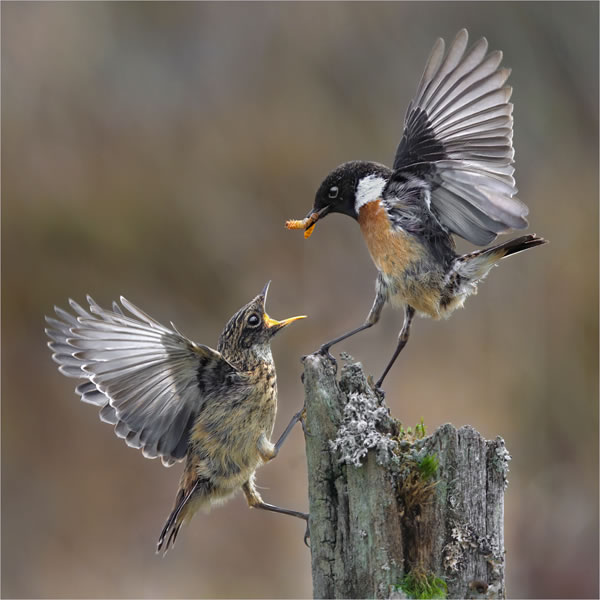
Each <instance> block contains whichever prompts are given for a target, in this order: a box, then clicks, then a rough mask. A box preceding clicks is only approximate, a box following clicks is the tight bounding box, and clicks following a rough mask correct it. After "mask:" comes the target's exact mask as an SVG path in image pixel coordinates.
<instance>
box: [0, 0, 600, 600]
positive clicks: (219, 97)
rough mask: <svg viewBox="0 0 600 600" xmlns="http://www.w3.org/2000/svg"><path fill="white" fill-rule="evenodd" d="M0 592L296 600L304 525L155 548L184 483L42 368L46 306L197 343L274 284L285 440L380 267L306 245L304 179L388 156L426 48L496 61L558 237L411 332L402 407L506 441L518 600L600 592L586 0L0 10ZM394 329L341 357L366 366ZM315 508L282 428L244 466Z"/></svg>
mask: <svg viewBox="0 0 600 600" xmlns="http://www.w3.org/2000/svg"><path fill="white" fill-rule="evenodd" d="M1 11H2V15H1V16H2V217H3V219H2V256H3V261H2V308H3V310H2V328H3V334H4V335H3V338H2V358H3V360H2V367H3V368H2V391H3V396H2V417H3V418H2V558H3V561H2V595H3V596H4V597H15V598H21V597H85V598H87V597H90V598H93V597H106V598H113V597H114V598H116V597H121V598H129V597H169V598H174V597H306V596H309V595H310V593H311V581H310V558H309V552H308V551H307V549H306V548H305V547H304V546H303V544H302V534H303V529H302V524H301V523H299V522H297V521H296V520H294V519H287V518H285V517H282V516H280V515H271V514H267V513H265V514H262V513H260V512H256V511H250V510H248V508H247V507H246V505H245V503H244V501H243V499H242V498H239V497H238V498H236V499H235V500H233V501H231V502H230V503H229V504H227V505H225V506H224V507H222V508H219V509H215V510H214V511H213V512H212V513H211V514H210V515H198V516H197V517H196V518H195V519H194V521H193V522H192V524H191V526H190V527H188V528H186V530H185V531H183V532H182V534H181V535H180V537H179V540H178V545H177V547H176V548H175V550H174V551H173V552H171V553H170V554H168V555H167V557H166V559H164V560H163V559H161V558H159V557H157V556H155V554H154V544H155V541H156V537H157V534H158V532H159V531H160V528H161V527H162V525H163V520H164V519H165V517H166V516H167V514H168V512H169V510H170V508H171V502H172V500H173V496H174V494H175V491H176V485H177V480H178V477H179V470H180V468H179V467H177V466H176V467H174V468H173V469H171V470H165V469H164V468H162V467H161V465H160V464H159V463H158V462H157V461H148V460H144V459H143V458H142V456H141V455H140V454H139V453H137V452H135V451H133V450H130V449H128V448H126V446H125V445H124V444H123V442H122V441H120V440H118V439H117V438H116V437H115V436H114V435H113V433H112V431H111V429H110V428H109V426H107V425H104V424H102V423H100V422H99V421H98V417H97V414H96V411H95V409H94V408H93V407H90V406H85V405H83V404H80V403H79V402H78V401H77V398H76V396H75V394H74V392H73V387H74V383H75V382H74V381H73V380H67V379H65V378H64V377H62V376H61V375H59V374H58V373H57V371H56V368H55V365H54V364H53V363H52V361H51V360H50V355H49V352H48V350H47V348H46V346H45V344H46V339H45V336H44V332H43V329H44V322H43V315H44V314H49V313H51V311H52V306H53V305H54V304H55V303H56V304H59V305H61V306H65V304H66V301H67V298H68V297H73V298H75V299H77V300H79V301H83V300H84V295H85V293H87V292H89V293H91V294H92V295H93V296H94V298H95V299H96V300H97V301H98V302H100V303H101V304H108V303H109V302H110V301H111V300H112V299H114V298H117V297H118V296H119V295H120V294H123V295H125V296H127V297H128V298H129V299H131V300H132V301H133V302H135V303H137V304H138V305H139V306H141V307H142V308H143V309H144V310H146V311H147V312H149V313H150V314H152V315H153V316H155V317H156V318H158V319H159V320H161V321H163V322H168V321H169V320H173V321H174V322H175V323H176V325H177V326H178V327H179V328H180V329H182V330H183V331H184V332H186V334H187V335H189V336H190V337H191V338H192V339H194V340H196V341H198V342H202V343H207V344H212V345H214V344H216V340H217V336H218V334H219V332H220V330H221V328H222V326H223V325H224V323H225V322H226V320H227V319H228V318H229V316H230V315H231V314H232V313H233V312H234V311H235V310H236V309H237V308H238V307H239V306H241V305H242V304H244V303H245V302H246V301H247V300H248V299H250V298H251V297H252V296H253V295H254V294H256V293H257V292H258V291H259V290H260V289H261V288H262V286H263V285H264V283H265V282H266V281H267V280H268V279H272V280H273V284H272V286H271V292H270V298H269V311H270V313H271V314H272V315H273V316H274V317H276V318H277V317H280V318H281V317H287V316H290V315H292V314H298V313H305V314H308V315H310V319H307V320H306V321H303V322H301V323H299V324H297V325H294V326H293V328H290V329H289V330H288V331H286V332H285V333H284V334H282V335H281V336H280V337H279V338H278V339H277V341H276V342H275V344H274V355H275V359H276V362H277V366H278V373H279V390H280V413H279V420H278V424H277V425H276V434H278V433H279V432H280V431H281V428H282V427H283V425H284V424H285V423H286V422H287V420H288V418H289V417H290V416H291V414H292V413H293V412H294V411H296V410H297V409H298V407H299V406H300V405H301V402H302V386H301V384H300V381H299V376H300V373H301V364H300V360H299V358H300V356H301V355H303V354H306V353H308V352H309V351H312V350H314V349H316V348H317V346H318V345H319V344H320V343H321V342H323V341H324V340H325V339H329V338H331V337H333V336H334V335H336V334H339V333H341V332H343V331H346V330H347V329H349V328H351V327H353V326H356V325H358V324H359V323H360V322H361V320H362V319H363V318H364V317H365V315H366V313H367V311H368V309H369V307H370V304H371V300H372V296H373V282H374V279H375V271H374V268H373V266H372V265H371V263H370V259H369V257H368V255H367V252H366V250H365V248H364V245H363V242H362V240H361V239H360V233H359V230H358V228H357V227H356V225H355V224H354V223H353V222H352V221H351V220H350V219H346V218H342V217H331V218H329V219H327V220H326V221H325V222H323V223H322V224H320V225H319V227H317V229H316V232H315V234H314V235H313V237H312V238H311V239H310V241H308V242H305V241H304V240H303V239H302V236H301V235H300V234H298V233H290V232H286V231H285V230H284V228H283V223H284V221H285V220H286V219H287V218H290V217H294V218H296V217H301V216H304V214H305V213H306V211H307V210H308V209H309V208H310V206H311V205H312V199H313V196H314V192H315V190H316V187H317V185H318V184H319V182H320V181H321V178H322V177H323V176H324V175H325V174H326V173H327V172H328V171H329V170H330V169H331V168H332V167H334V166H336V165H337V164H339V163H341V162H343V161H346V160H350V159H355V158H363V159H371V160H378V161H381V162H387V163H389V162H390V161H391V159H392V156H393V153H394V151H395V147H396V144H397V142H398V141H399V137H400V134H401V129H402V118H403V115H404V110H405V108H406V106H407V103H408V101H409V100H410V97H411V95H412V93H413V92H414V90H415V88H416V84H417V81H418V78H419V76H420V74H421V70H422V68H423V65H424V63H425V60H426V57H427V55H428V52H429V50H430V48H431V46H432V44H433V42H434V40H435V38H436V37H437V36H440V35H442V36H444V37H446V38H451V37H453V36H454V34H455V33H456V31H457V30H458V29H459V28H461V27H464V26H465V27H467V28H468V29H469V30H470V32H471V35H472V37H473V38H476V37H479V36H481V35H486V36H487V37H488V39H489V41H490V46H491V47H492V48H500V49H502V50H504V52H505V61H504V62H505V64H506V65H507V66H511V67H513V74H512V76H511V79H510V82H511V83H512V85H513V86H514V94H513V101H514V103H515V146H516V149H517V155H516V166H517V173H516V176H517V183H518V185H519V187H520V194H519V196H520V198H522V199H523V200H524V201H525V202H526V203H527V204H528V205H529V206H530V209H531V213H530V222H531V231H535V232H537V233H539V234H542V235H544V236H545V237H547V238H548V239H549V240H550V241H551V244H550V245H548V246H545V247H543V248H540V249H536V250H534V251H532V252H528V253H527V254H525V255H520V256H519V257H518V258H515V259H511V260H510V261H506V263H504V264H503V265H502V266H501V268H499V269H497V270H494V272H493V273H492V275H491V276H490V278H489V280H488V281H486V282H485V283H484V284H483V285H482V286H481V288H480V293H479V296H478V297H476V298H472V299H470V300H469V301H468V302H467V305H466V310H464V311H460V312H459V313H456V314H455V315H454V316H453V318H452V319H451V320H450V321H448V322H443V323H434V322H431V321H426V320H417V322H416V323H415V325H414V327H413V335H412V338H411V342H410V344H409V345H408V347H407V349H406V351H405V352H404V353H403V355H402V357H401V359H400V360H399V362H398V363H397V365H396V367H395V368H394V370H393V371H392V373H391V374H390V376H389V378H388V379H387V381H386V390H387V398H388V401H389V403H390V404H391V406H392V410H393V412H394V414H395V415H396V416H397V417H398V418H400V419H401V420H403V421H404V422H405V423H407V424H414V423H415V422H416V421H418V420H419V419H420V417H421V416H422V417H424V419H425V422H426V423H427V425H428V426H429V428H430V430H432V429H434V428H435V427H437V426H438V425H439V424H441V423H444V422H447V421H451V422H453V423H455V424H456V425H462V424H464V423H470V424H472V425H473V426H475V427H476V428H477V429H479V430H480V431H481V432H482V433H483V434H484V435H486V436H488V437H493V436H495V435H502V436H503V437H504V438H505V439H506V442H507V446H508V448H509V449H510V451H511V453H512V455H513V461H512V463H511V473H510V486H509V488H508V490H507V497H506V548H507V561H508V568H507V573H508V590H509V595H510V596H511V597H545V598H549V597H564V598H566V597H597V594H598V537H597V536H598V512H597V511H598V402H597V401H598V396H597V388H598V386H597V383H598V348H597V342H598V303H597V300H598V264H597V257H598V232H597V224H598V4H597V3H592V2H589V3H585V2H582V3H561V2H552V3H545V2H538V3H519V2H513V3H478V2H470V3H464V4H463V3H435V2H428V3H423V4H420V3H382V4H379V3H372V4H366V3H328V4H319V3H306V4H287V3H286V4H277V3H265V4H263V3H250V4H240V3H225V4H220V3H127V2H125V3H120V2H119V3H36V2H27V3H12V2H2V6H1ZM401 322H402V315H401V314H400V313H399V312H397V311H392V310H389V309H388V310H386V311H385V313H384V318H383V323H382V324H381V325H379V326H378V327H376V328H374V329H372V330H369V331H368V332H365V333H363V334H361V335H360V336H356V337H355V338H353V339H352V340H350V341H348V342H347V343H345V344H344V345H343V346H341V347H340V348H338V349H337V350H338V351H339V350H342V349H343V350H347V351H348V352H350V353H351V354H353V355H354V356H355V357H357V358H359V359H361V360H362V361H363V363H364V364H365V366H366V368H367V370H368V371H369V372H372V373H373V374H374V375H379V374H380V371H381V369H382V367H383V366H384V364H385V361H386V360H387V359H388V357H389V354H390V353H391V351H392V349H393V347H394V345H395V340H396V334H397V330H398V329H399V328H400V325H401ZM258 482H259V484H260V485H261V486H262V487H263V488H264V489H263V495H264V497H265V499H266V500H268V501H273V502H277V503H280V504H281V505H284V506H289V507H294V508H299V509H306V508H307V497H306V472H305V462H304V453H303V440H302V435H301V432H300V430H298V431H296V432H294V434H293V436H292V439H291V441H290V443H289V444H288V445H287V446H286V447H285V448H284V450H283V452H282V454H281V456H280V457H279V458H278V459H277V460H276V461H274V462H273V463H272V464H270V465H268V466H266V467H264V468H263V469H261V470H260V471H259V473H258Z"/></svg>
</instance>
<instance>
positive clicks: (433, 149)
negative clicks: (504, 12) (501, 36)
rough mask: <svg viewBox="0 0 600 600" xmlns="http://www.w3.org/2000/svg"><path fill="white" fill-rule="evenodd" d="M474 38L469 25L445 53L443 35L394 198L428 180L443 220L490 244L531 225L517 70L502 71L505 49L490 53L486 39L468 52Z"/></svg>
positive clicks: (412, 115)
mask: <svg viewBox="0 0 600 600" xmlns="http://www.w3.org/2000/svg"><path fill="white" fill-rule="evenodd" d="M467 41H468V34H467V31H466V30H465V29H463V30H461V31H460V32H459V33H458V35H457V36H456V38H455V40H454V42H453V43H452V45H451V46H450V48H449V49H448V52H447V53H446V54H444V40H442V39H438V41H437V42H436V44H435V46H434V47H433V50H432V52H431V55H430V57H429V60H428V62H427V65H426V67H425V71H424V73H423V76H422V77H421V81H420V83H419V86H418V88H417V93H416V96H415V98H414V99H413V101H412V102H411V103H410V105H409V107H408V111H407V114H406V118H405V122H404V135H403V137H402V140H401V141H400V145H399V146H398V150H397V151H396V157H395V159H394V175H393V176H392V179H391V180H390V184H389V186H388V190H387V196H388V198H387V200H388V202H390V203H393V202H394V198H395V197H397V196H398V194H397V188H398V186H399V185H401V186H403V187H406V186H407V182H408V187H410V185H411V181H417V182H419V183H421V184H422V183H426V184H427V189H428V190H429V192H430V197H429V198H428V200H430V201H431V210H432V211H433V212H434V214H435V215H436V217H437V218H438V219H439V221H440V223H441V224H442V225H443V226H445V227H446V228H447V229H448V230H450V231H451V232H453V233H456V234H457V235H459V236H461V237H463V238H465V239H467V240H469V241H470V242H473V243H474V244H478V245H485V244H487V243H489V242H491V241H492V240H493V239H494V238H496V236H497V235H498V233H500V232H503V231H506V230H507V229H510V228H517V229H522V228H525V227H527V220H526V219H525V217H526V215H527V213H528V210H527V207H526V206H525V205H524V204H523V203H522V202H521V201H520V200H518V199H517V198H516V197H514V195H515V194H516V192H517V190H516V188H515V181H514V178H513V173H514V168H513V167H512V166H511V165H512V163H513V156H514V150H513V146H512V136H513V131H512V125H513V118H512V109H513V105H512V104H510V103H509V102H508V100H509V98H510V95H511V92H512V88H510V87H508V86H505V85H504V84H505V82H506V80H507V78H508V76H509V75H510V70H509V69H505V68H500V62H501V61H502V52H500V51H495V52H490V53H487V49H488V43H487V40H486V39H485V38H482V39H481V40H479V41H478V42H476V43H475V44H474V45H473V46H472V47H471V48H470V49H469V50H468V51H466V48H467ZM384 197H385V196H384ZM397 199H398V200H400V199H401V198H397Z"/></svg>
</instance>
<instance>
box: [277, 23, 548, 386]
mask: <svg viewBox="0 0 600 600" xmlns="http://www.w3.org/2000/svg"><path fill="white" fill-rule="evenodd" d="M467 41H468V34H467V31H466V30H465V29H463V30H461V31H460V32H459V33H458V35H457V36H456V38H455V39H454V42H453V43H452V45H451V46H450V48H449V49H448V52H447V53H444V40H442V39H438V40H437V42H436V44H435V46H434V47H433V50H432V52H431V55H430V57H429V60H428V62H427V65H426V67H425V71H424V73H423V76H422V77H421V81H420V83H419V86H418V88H417V93H416V95H415V97H414V99H413V101H412V102H411V103H410V105H409V107H408V111H407V113H406V117H405V121H404V134H403V136H402V140H401V141H400V145H399V146H398V149H397V151H396V156H395V158H394V163H393V168H391V169H390V168H388V167H386V166H385V165H381V164H377V163H373V162H365V161H354V162H347V163H344V164H342V165H340V166H339V167H337V168H336V169H334V170H333V171H332V172H331V173H330V174H329V175H327V177H326V178H325V180H324V181H323V182H322V183H321V185H320V187H319V189H318V191H317V194H316V197H315V202H314V207H313V208H312V210H311V211H310V212H309V213H308V215H307V216H306V218H305V219H302V220H299V221H296V220H290V221H288V222H287V223H286V227H287V228H288V229H304V230H305V231H304V236H305V237H306V238H308V237H309V236H310V235H311V233H312V231H313V229H314V227H315V224H316V222H317V221H318V220H320V219H322V218H323V217H324V216H325V215H327V214H329V213H335V212H337V213H341V214H345V215H348V216H350V217H352V218H353V219H355V220H356V221H358V224H359V225H360V229H361V231H362V234H363V237H364V238H365V241H366V243H367V247H368V249H369V252H370V254H371V258H372V259H373V262H374V263H375V265H376V267H377V269H378V276H377V282H376V296H375V301H374V303H373V307H372V308H371V311H370V312H369V315H368V316H367V319H366V321H365V322H364V324H363V325H361V326H360V327H357V328H356V329H354V330H352V331H350V332H348V333H346V334H344V335H342V336H340V337H338V338H336V339H334V340H331V341H330V342H327V343H325V344H323V345H322V346H321V348H320V351H321V352H322V353H326V354H328V355H329V348H330V347H331V346H332V345H333V344H337V343H338V342H341V341H342V340H344V339H346V338H348V337H350V336H352V335H354V334H355V333H358V332H359V331H362V330H364V329H367V328H368V327H371V326H372V325H374V324H375V323H377V321H378V320H379V317H380V315H381V311H382V309H383V306H384V304H385V303H386V302H390V303H391V304H392V305H395V306H403V307H405V317H404V324H403V326H402V330H401V331H400V336H399V340H398V345H397V347H396V350H395V352H394V354H393V356H392V358H391V360H390V361H389V363H388V365H387V367H386V368H385V370H384V372H383V374H382V376H381V377H380V378H379V380H378V381H377V383H376V387H377V388H379V387H380V386H381V384H382V382H383V379H384V378H385V376H386V375H387V373H388V371H389V370H390V368H391V367H392V365H393V363H394V361H395V360H396V358H397V357H398V355H399V353H400V352H401V350H402V349H403V348H404V346H405V344H406V342H407V341H408V337H409V332H410V325H411V321H412V319H413V316H414V315H415V313H418V314H420V315H422V316H428V317H432V318H434V319H440V318H447V317H449V316H450V315H451V314H452V312H453V311H454V310H455V309H457V308H459V307H461V306H462V305H463V303H464V301H465V299H466V298H467V296H469V295H471V294H475V293H476V292H477V283H478V282H479V281H481V280H482V279H483V278H484V277H485V276H486V275H487V274H488V272H489V271H490V269H491V268H492V267H493V266H494V265H496V264H497V263H498V261H500V260H501V259H503V258H505V257H506V256H510V255H511V254H515V253H517V252H521V251H523V250H527V249H529V248H533V247H534V246H538V245H540V244H544V243H545V240H544V239H542V238H540V237H538V236H537V235H535V234H533V235H526V236H522V237H519V238H516V239H513V240H510V241H508V242H505V243H504V244H500V245H498V246H492V247H491V248H487V249H484V250H477V251H475V252H470V253H468V254H464V255H462V256H460V255H458V254H457V253H456V252H455V245H454V240H453V238H452V234H456V235H458V236H460V237H462V238H464V239H466V240H468V241H469V242H472V243H473V244H476V245H479V246H483V245H486V244H489V243H490V242H492V241H493V240H494V239H496V237H497V235H498V234H499V233H504V232H506V231H507V230H509V229H511V228H516V229H523V228H525V227H527V220H526V219H525V217H526V215H527V213H528V209H527V207H526V206H525V205H524V204H523V203H522V202H521V201H520V200H518V199H517V198H516V197H515V196H514V195H515V193H516V191H517V190H516V188H515V181H514V178H513V173H514V169H513V167H512V166H511V165H512V163H513V156H514V150H513V146H512V136H513V129H512V127H513V118H512V110H513V106H512V104H510V103H509V102H508V100H509V98H510V95H511V92H512V89H511V88H510V87H508V86H505V82H506V80H507V78H508V76H509V74H510V71H509V69H505V68H501V67H500V63H501V61H502V52H500V51H494V52H490V53H488V52H487V50H488V44H487V41H486V39H485V38H482V39H481V40H479V41H478V42H476V43H475V44H474V45H473V46H472V47H471V48H470V49H469V50H467Z"/></svg>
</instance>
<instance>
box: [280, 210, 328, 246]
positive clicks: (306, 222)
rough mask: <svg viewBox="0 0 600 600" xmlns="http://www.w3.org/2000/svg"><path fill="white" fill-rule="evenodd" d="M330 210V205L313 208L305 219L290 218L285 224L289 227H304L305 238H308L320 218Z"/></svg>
mask: <svg viewBox="0 0 600 600" xmlns="http://www.w3.org/2000/svg"><path fill="white" fill-rule="evenodd" d="M330 210H331V207H329V206H324V207H323V208H322V209H321V210H314V209H311V210H310V212H309V213H308V214H307V215H306V217H305V218H304V219H301V220H299V221H296V220H293V219H292V220H289V221H287V222H286V224H285V226H286V227H287V228H288V229H304V239H308V238H309V237H310V236H311V234H312V232H313V229H314V228H315V223H316V222H317V221H318V220H319V219H320V218H322V217H324V216H325V215H326V214H327V213H328V212H329V211H330Z"/></svg>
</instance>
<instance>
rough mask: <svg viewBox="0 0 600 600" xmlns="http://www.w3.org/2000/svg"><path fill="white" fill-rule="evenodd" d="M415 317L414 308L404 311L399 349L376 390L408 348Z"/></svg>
mask: <svg viewBox="0 0 600 600" xmlns="http://www.w3.org/2000/svg"><path fill="white" fill-rule="evenodd" d="M414 316H415V309H414V308H413V307H412V306H408V305H407V306H406V309H405V311H404V323H403V325H402V329H401V330H400V335H399V336H398V347H397V348H396V351H395V352H394V354H393V356H392V359H391V360H390V362H389V363H388V366H387V367H386V368H385V371H384V372H383V375H382V376H381V377H380V378H379V381H378V382H377V383H376V384H375V387H376V388H380V387H381V384H382V383H383V380H384V379H385V376H386V375H387V374H388V372H389V370H390V369H391V368H392V365H393V364H394V362H395V360H396V359H397V358H398V355H399V354H400V352H402V349H403V348H404V346H406V342H408V336H409V334H410V324H411V323H412V320H413V317H414Z"/></svg>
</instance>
